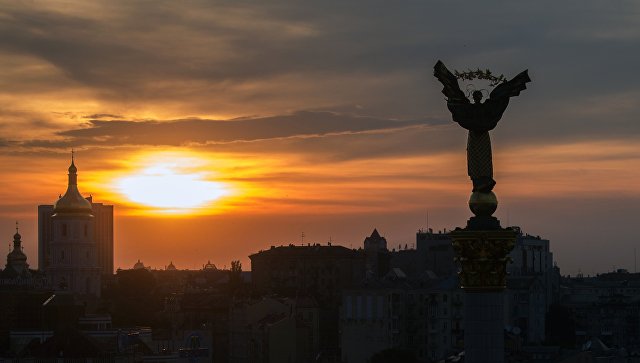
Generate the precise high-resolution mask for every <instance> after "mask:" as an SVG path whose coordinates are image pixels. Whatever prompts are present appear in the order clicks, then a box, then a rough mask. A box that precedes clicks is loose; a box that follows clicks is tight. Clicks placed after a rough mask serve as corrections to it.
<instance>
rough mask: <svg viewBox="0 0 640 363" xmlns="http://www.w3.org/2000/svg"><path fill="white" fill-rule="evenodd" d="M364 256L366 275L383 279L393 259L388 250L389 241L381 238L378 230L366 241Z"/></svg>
mask: <svg viewBox="0 0 640 363" xmlns="http://www.w3.org/2000/svg"><path fill="white" fill-rule="evenodd" d="M364 254H365V256H366V264H365V268H366V275H367V276H372V277H378V278H379V277H382V276H384V274H386V273H387V271H389V259H390V258H391V256H390V254H389V250H387V239H386V238H384V237H382V236H380V233H378V230H377V229H374V230H373V232H372V233H371V236H369V237H366V238H365V239H364Z"/></svg>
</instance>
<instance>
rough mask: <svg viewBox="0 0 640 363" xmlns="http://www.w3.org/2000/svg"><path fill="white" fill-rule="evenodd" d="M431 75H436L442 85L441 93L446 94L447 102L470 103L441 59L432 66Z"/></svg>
mask: <svg viewBox="0 0 640 363" xmlns="http://www.w3.org/2000/svg"><path fill="white" fill-rule="evenodd" d="M433 75H434V76H436V78H437V79H438V81H440V83H442V85H443V86H444V88H443V89H442V93H443V94H444V95H445V96H447V101H448V102H450V103H470V101H469V99H468V98H467V97H466V96H465V95H464V92H462V90H460V85H458V79H457V78H456V76H454V75H453V73H451V72H450V71H449V70H448V69H447V67H445V65H444V63H442V61H438V62H437V63H436V65H435V66H433Z"/></svg>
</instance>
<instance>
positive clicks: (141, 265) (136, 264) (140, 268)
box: [133, 260, 145, 270]
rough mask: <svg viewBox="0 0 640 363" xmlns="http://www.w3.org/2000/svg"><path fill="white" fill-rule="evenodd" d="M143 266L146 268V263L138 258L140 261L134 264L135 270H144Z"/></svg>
mask: <svg viewBox="0 0 640 363" xmlns="http://www.w3.org/2000/svg"><path fill="white" fill-rule="evenodd" d="M143 268H145V267H144V264H143V263H142V262H140V260H138V262H136V263H135V265H133V269H134V270H142V269H143Z"/></svg>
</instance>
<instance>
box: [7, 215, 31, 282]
mask: <svg viewBox="0 0 640 363" xmlns="http://www.w3.org/2000/svg"><path fill="white" fill-rule="evenodd" d="M20 239H21V236H20V233H18V223H17V222H16V234H14V235H13V250H12V251H11V252H9V254H8V255H7V265H6V267H5V275H7V274H8V273H9V271H11V272H10V274H11V275H12V276H14V277H28V276H30V275H31V273H30V272H29V265H28V264H27V255H25V254H24V252H22V241H21V240H20Z"/></svg>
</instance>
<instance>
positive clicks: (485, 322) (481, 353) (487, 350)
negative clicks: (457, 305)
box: [464, 291, 504, 363]
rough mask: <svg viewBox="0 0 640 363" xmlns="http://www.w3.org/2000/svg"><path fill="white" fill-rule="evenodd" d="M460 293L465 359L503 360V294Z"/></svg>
mask: <svg viewBox="0 0 640 363" xmlns="http://www.w3.org/2000/svg"><path fill="white" fill-rule="evenodd" d="M464 295H465V302H464V316H465V318H464V350H465V362H467V363H504V293H503V292H502V291H495V292H466V293H465V294H464Z"/></svg>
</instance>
